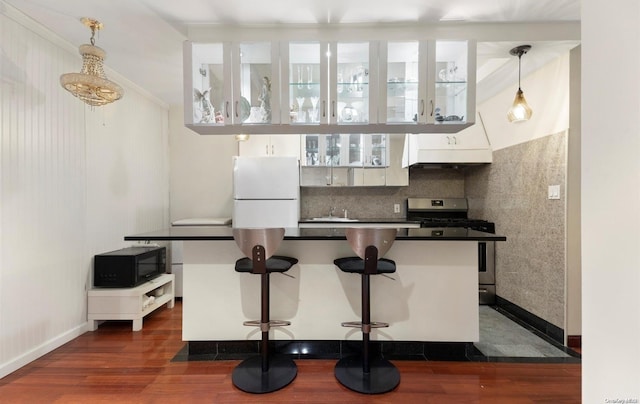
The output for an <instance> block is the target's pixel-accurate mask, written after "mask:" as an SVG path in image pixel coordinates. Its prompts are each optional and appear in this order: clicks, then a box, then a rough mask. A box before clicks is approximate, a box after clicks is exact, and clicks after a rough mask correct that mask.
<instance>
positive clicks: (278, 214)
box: [232, 156, 300, 228]
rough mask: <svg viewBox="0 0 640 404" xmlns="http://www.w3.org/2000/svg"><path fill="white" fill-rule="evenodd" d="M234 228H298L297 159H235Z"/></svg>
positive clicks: (298, 176)
mask: <svg viewBox="0 0 640 404" xmlns="http://www.w3.org/2000/svg"><path fill="white" fill-rule="evenodd" d="M232 216H233V217H232V226H233V227H240V228H256V227H285V228H286V227H298V221H299V220H300V168H299V163H298V158H297V157H243V156H234V157H233V214H232Z"/></svg>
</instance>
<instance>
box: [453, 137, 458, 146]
mask: <svg viewBox="0 0 640 404" xmlns="http://www.w3.org/2000/svg"><path fill="white" fill-rule="evenodd" d="M453 144H458V139H457V138H456V137H455V136H453Z"/></svg>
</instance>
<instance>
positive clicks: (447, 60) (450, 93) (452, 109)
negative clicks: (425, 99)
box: [429, 41, 476, 125]
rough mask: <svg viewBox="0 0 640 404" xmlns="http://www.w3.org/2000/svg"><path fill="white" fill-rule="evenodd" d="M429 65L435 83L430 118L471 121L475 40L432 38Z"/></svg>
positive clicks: (444, 122)
mask: <svg viewBox="0 0 640 404" xmlns="http://www.w3.org/2000/svg"><path fill="white" fill-rule="evenodd" d="M471 48H473V49H471ZM471 50H473V51H471ZM471 59H473V60H471ZM432 66H433V67H434V69H433V71H432V72H430V76H431V79H432V80H433V83H434V86H433V87H431V88H432V91H433V92H432V98H431V99H432V100H433V104H432V105H430V108H431V107H432V108H433V109H432V110H430V119H429V122H433V123H436V124H442V125H460V124H464V123H472V122H474V121H475V77H476V74H475V42H472V41H435V61H434V64H433V65H432Z"/></svg>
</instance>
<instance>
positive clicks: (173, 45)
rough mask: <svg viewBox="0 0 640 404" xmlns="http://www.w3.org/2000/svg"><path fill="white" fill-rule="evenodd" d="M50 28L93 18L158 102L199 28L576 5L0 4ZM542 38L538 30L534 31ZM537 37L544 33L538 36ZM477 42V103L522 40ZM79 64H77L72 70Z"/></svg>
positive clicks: (511, 15) (396, 20)
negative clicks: (191, 35)
mask: <svg viewBox="0 0 640 404" xmlns="http://www.w3.org/2000/svg"><path fill="white" fill-rule="evenodd" d="M2 1H4V2H6V3H7V4H10V5H11V6H13V7H15V8H17V9H18V10H20V11H21V12H22V13H24V14H26V15H27V16H29V17H30V18H32V19H34V20H35V21H37V22H39V23H40V24H42V25H44V26H45V27H47V28H49V29H51V30H52V31H53V32H55V33H56V34H58V35H59V36H60V37H61V38H62V39H63V40H65V41H67V42H68V43H70V44H72V45H73V46H74V47H75V46H79V45H80V44H83V43H88V39H89V37H90V32H89V30H88V29H87V28H86V27H84V26H83V25H82V24H81V23H80V21H79V20H80V18H81V17H91V18H96V19H98V20H100V21H101V22H102V23H103V24H104V29H103V30H102V31H100V32H99V33H98V34H97V35H96V45H98V46H100V47H101V48H103V49H105V50H106V51H107V59H106V61H105V64H106V66H107V67H108V68H109V69H112V70H113V71H116V72H118V73H119V74H121V75H122V76H124V77H126V78H127V79H129V80H131V81H132V82H134V83H135V84H137V85H138V86H140V87H142V88H144V89H145V90H147V91H148V92H149V93H151V94H152V95H154V96H156V97H158V98H159V99H161V100H162V101H164V102H165V103H167V104H169V105H171V104H181V103H182V43H183V41H184V40H186V39H190V38H189V32H190V29H192V28H193V27H201V26H203V25H205V24H206V25H233V26H238V25H269V26H273V25H277V24H301V25H305V24H323V25H331V24H348V23H353V24H356V23H360V24H361V23H369V24H377V23H381V24H382V23H389V24H392V23H393V24H400V23H407V24H419V25H434V26H437V25H438V24H440V25H443V24H451V23H452V21H455V23H456V24H489V23H494V24H498V25H499V24H504V23H513V22H516V23H550V22H567V23H570V22H578V21H579V20H580V0H393V1H388V0H350V1H345V0H322V1H319V0H295V1H294V0H233V1H229V0H226V1H223V0H182V1H176V0H111V1H105V0H0V8H2ZM541 34H542V33H541ZM542 36H544V35H542ZM535 37H537V35H532V37H531V40H527V43H530V44H531V45H533V48H532V50H531V51H530V52H529V53H528V54H527V55H525V56H523V59H522V60H523V66H522V74H523V76H526V74H527V73H528V72H530V71H533V70H535V69H537V68H538V67H540V66H542V65H543V64H545V63H547V62H548V61H550V60H552V59H553V58H555V57H557V56H559V55H561V54H562V53H563V52H566V51H567V50H568V49H571V48H573V47H575V46H576V45H577V44H578V41H577V40H576V39H575V38H573V39H571V40H537V41H536V38H535ZM504 39H505V40H504V41H503V40H500V41H479V42H478V89H477V98H478V101H482V100H483V99H486V98H488V97H490V96H491V95H493V94H495V93H497V92H498V91H500V90H502V89H503V88H504V87H505V86H506V85H513V83H515V82H516V81H517V58H515V57H513V56H510V55H509V49H511V48H512V47H514V46H517V45H520V44H522V43H523V40H522V39H521V38H518V40H517V41H510V40H509V39H510V38H504ZM79 69H80V65H79V66H78V70H79Z"/></svg>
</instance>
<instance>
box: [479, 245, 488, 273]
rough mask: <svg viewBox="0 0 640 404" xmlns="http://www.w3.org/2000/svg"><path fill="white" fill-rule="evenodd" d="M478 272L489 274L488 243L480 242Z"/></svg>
mask: <svg viewBox="0 0 640 404" xmlns="http://www.w3.org/2000/svg"><path fill="white" fill-rule="evenodd" d="M478 272H487V243H486V242H483V241H480V242H478Z"/></svg>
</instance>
